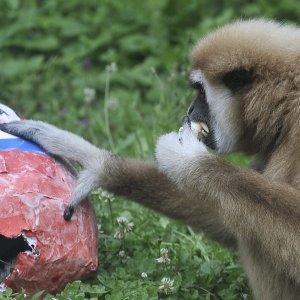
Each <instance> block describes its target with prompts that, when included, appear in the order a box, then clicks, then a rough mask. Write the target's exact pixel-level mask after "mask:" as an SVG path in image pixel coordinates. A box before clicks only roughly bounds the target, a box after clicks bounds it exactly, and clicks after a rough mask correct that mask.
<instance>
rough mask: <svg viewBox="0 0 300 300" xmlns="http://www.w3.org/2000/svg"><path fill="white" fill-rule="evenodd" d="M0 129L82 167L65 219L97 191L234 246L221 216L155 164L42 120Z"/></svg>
mask: <svg viewBox="0 0 300 300" xmlns="http://www.w3.org/2000/svg"><path fill="white" fill-rule="evenodd" d="M0 129H1V130H3V131H6V132H9V133H11V134H13V135H17V136H20V137H23V138H25V139H28V140H31V141H33V142H35V143H37V144H39V145H40V146H41V147H43V148H44V149H45V150H46V151H47V152H48V153H49V154H52V155H55V156H56V157H61V158H63V159H65V160H70V161H75V162H78V163H79V164H80V165H81V166H82V170H81V171H80V172H79V173H78V178H77V184H76V187H75V189H74V191H73V194H72V200H71V204H70V205H69V206H68V207H67V208H66V211H65V214H64V218H65V219H66V220H69V219H70V218H71V217H72V214H73V211H74V208H75V207H76V206H77V205H79V204H80V202H81V201H83V200H84V199H85V198H86V197H87V196H88V195H89V194H90V192H92V191H93V190H95V189H97V188H98V187H102V188H104V189H106V190H108V191H110V192H112V193H114V194H116V195H119V196H125V197H127V198H128V199H131V200H134V201H136V202H138V203H141V204H143V205H144V206H146V207H148V208H151V209H153V210H155V211H157V212H159V213H162V214H164V215H166V216H169V217H171V218H173V219H176V220H179V221H182V222H184V223H185V224H188V225H191V226H193V227H196V228H197V229H199V230H201V231H203V232H205V233H206V235H207V236H208V237H210V238H213V239H215V240H217V241H219V242H221V243H223V244H224V245H226V246H232V247H234V246H235V244H236V243H235V239H234V237H233V236H232V235H230V234H228V232H227V231H226V230H225V227H224V224H222V222H220V218H219V216H218V215H217V214H216V213H217V211H215V209H214V208H213V207H212V206H211V204H209V203H205V202H203V201H201V199H199V197H198V196H197V197H195V195H193V194H191V193H190V192H189V191H183V190H179V189H178V188H177V186H176V184H175V183H174V182H173V181H172V180H170V179H169V177H168V176H167V175H166V174H164V173H163V172H162V171H161V170H159V168H158V166H157V165H156V164H155V163H151V162H145V161H141V160H132V159H123V158H121V157H119V156H116V155H113V154H111V153H110V152H108V151H105V150H101V149H99V148H97V147H95V146H93V145H91V144H90V143H89V142H87V141H85V140H84V139H82V138H81V137H79V136H77V135H74V134H72V133H70V132H67V131H64V130H61V129H58V128H56V127H54V126H52V125H49V124H46V123H43V122H40V121H31V120H28V121H20V122H12V123H7V124H1V125H0Z"/></svg>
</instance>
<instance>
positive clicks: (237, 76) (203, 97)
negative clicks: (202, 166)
mask: <svg viewBox="0 0 300 300" xmlns="http://www.w3.org/2000/svg"><path fill="white" fill-rule="evenodd" d="M192 68H193V70H192V72H191V74H190V81H191V85H192V87H193V88H194V89H195V90H196V92H197V97H196V99H195V100H194V101H193V103H192V104H191V106H190V108H189V110H188V114H187V116H188V118H187V119H188V121H189V122H191V124H192V126H194V127H195V126H196V130H199V132H200V131H202V133H203V134H202V139H203V141H204V143H206V144H207V145H208V146H210V147H211V148H213V149H216V150H217V151H218V152H219V153H230V152H233V151H246V152H248V153H259V152H264V151H270V148H274V147H276V145H278V144H279V143H280V142H281V141H282V140H283V138H284V137H285V136H287V133H288V132H290V131H291V129H292V128H291V127H293V128H295V125H296V124H295V122H296V123H298V122H299V121H300V104H299V101H300V31H299V29H297V28H294V27H292V26H282V25H280V24H278V23H275V22H271V21H264V20H251V21H239V22H235V23H232V24H229V25H226V26H224V27H222V28H220V29H218V30H217V31H215V32H213V33H211V34H209V35H208V36H207V37H205V38H204V39H201V40H200V41H199V43H198V44H197V45H196V46H195V47H194V49H193V51H192ZM297 99H298V103H297ZM194 122H196V123H194ZM200 122H201V123H200ZM199 123H200V124H202V126H201V125H199ZM195 124H196V125H195ZM197 124H198V125H197ZM205 124H207V126H208V128H207V127H205ZM298 125H299V126H300V124H298ZM197 126H198V127H197ZM296 127H297V125H296ZM298 128H300V127H298ZM207 129H209V130H207Z"/></svg>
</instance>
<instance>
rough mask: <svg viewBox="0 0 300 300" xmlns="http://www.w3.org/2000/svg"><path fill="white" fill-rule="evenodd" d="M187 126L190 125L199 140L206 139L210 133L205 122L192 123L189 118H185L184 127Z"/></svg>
mask: <svg viewBox="0 0 300 300" xmlns="http://www.w3.org/2000/svg"><path fill="white" fill-rule="evenodd" d="M185 124H188V126H189V127H190V128H191V130H192V132H193V133H194V134H195V135H196V136H197V138H198V140H203V139H205V138H206V137H207V136H208V134H209V132H210V130H209V127H208V125H207V123H206V122H205V121H192V120H191V119H190V118H189V116H185V117H184V118H183V122H182V126H184V125H185Z"/></svg>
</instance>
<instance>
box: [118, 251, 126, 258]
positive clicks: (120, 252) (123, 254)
mask: <svg viewBox="0 0 300 300" xmlns="http://www.w3.org/2000/svg"><path fill="white" fill-rule="evenodd" d="M118 256H119V257H122V258H126V257H127V255H126V252H125V251H124V250H121V251H119V253H118Z"/></svg>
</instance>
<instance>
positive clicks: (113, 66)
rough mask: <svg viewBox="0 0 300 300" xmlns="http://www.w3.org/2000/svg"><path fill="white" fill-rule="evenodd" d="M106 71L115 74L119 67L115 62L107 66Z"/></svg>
mask: <svg viewBox="0 0 300 300" xmlns="http://www.w3.org/2000/svg"><path fill="white" fill-rule="evenodd" d="M105 69H106V71H107V72H108V73H115V72H117V70H118V67H117V64H116V63H115V62H112V63H111V64H110V65H107V66H106V68H105Z"/></svg>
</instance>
